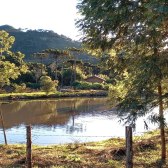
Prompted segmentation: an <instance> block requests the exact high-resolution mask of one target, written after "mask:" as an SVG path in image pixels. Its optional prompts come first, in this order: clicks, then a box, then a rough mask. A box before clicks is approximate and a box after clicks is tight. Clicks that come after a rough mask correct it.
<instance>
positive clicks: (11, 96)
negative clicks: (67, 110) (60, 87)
mask: <svg viewBox="0 0 168 168" xmlns="http://www.w3.org/2000/svg"><path fill="white" fill-rule="evenodd" d="M107 95H108V91H104V90H64V91H62V92H50V93H49V94H48V95H47V94H46V92H31V93H7V94H0V100H20V99H40V98H60V97H97V96H107Z"/></svg>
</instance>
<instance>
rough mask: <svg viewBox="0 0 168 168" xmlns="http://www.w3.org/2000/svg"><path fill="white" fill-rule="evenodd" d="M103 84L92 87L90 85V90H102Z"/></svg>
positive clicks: (95, 84)
mask: <svg viewBox="0 0 168 168" xmlns="http://www.w3.org/2000/svg"><path fill="white" fill-rule="evenodd" d="M103 87H104V86H103V84H101V83H94V84H93V85H92V87H91V88H92V89H95V90H102V89H103Z"/></svg>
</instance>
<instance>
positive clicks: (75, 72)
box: [74, 56, 76, 81]
mask: <svg viewBox="0 0 168 168" xmlns="http://www.w3.org/2000/svg"><path fill="white" fill-rule="evenodd" d="M74 66H75V67H74V81H76V56H75V62H74Z"/></svg>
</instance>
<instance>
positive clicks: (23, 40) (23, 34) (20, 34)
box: [0, 25, 97, 64]
mask: <svg viewBox="0 0 168 168" xmlns="http://www.w3.org/2000/svg"><path fill="white" fill-rule="evenodd" d="M0 30H5V31H7V32H8V33H9V35H10V36H14V37H15V43H14V44H13V46H12V48H11V49H10V50H11V51H12V52H17V51H20V52H22V53H23V54H25V58H24V61H26V62H39V60H38V59H32V58H31V57H30V55H32V54H33V53H36V52H42V50H44V49H48V48H53V49H55V48H58V49H59V50H62V49H64V47H76V48H81V43H80V42H77V41H73V40H71V39H70V38H68V37H66V36H64V35H59V34H57V33H55V32H53V31H51V30H43V29H38V30H28V29H21V28H19V29H15V28H14V27H12V26H9V25H3V26H0ZM78 59H81V60H82V61H83V62H90V63H92V64H95V63H97V59H96V57H94V56H92V55H89V54H86V53H84V54H81V55H79V56H78ZM49 62H52V60H51V58H48V59H46V60H44V63H49Z"/></svg>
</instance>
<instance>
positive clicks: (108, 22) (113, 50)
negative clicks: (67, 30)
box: [76, 0, 168, 159]
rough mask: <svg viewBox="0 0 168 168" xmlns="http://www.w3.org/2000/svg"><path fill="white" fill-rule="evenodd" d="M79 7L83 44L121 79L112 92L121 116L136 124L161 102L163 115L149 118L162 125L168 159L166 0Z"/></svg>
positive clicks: (112, 0)
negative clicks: (167, 127) (167, 131)
mask: <svg viewBox="0 0 168 168" xmlns="http://www.w3.org/2000/svg"><path fill="white" fill-rule="evenodd" d="M77 8H78V10H79V12H80V13H81V15H83V18H82V19H80V20H78V21H77V23H76V24H77V26H78V28H79V29H80V30H81V31H82V32H83V34H84V38H83V43H84V46H85V47H86V48H87V49H88V51H93V53H94V54H96V55H98V56H99V57H101V58H102V60H103V61H104V62H105V63H106V65H107V66H108V67H109V68H111V69H112V70H114V71H115V72H117V74H118V75H117V77H118V79H120V81H118V83H117V85H116V86H115V87H114V88H113V90H112V91H111V94H110V95H111V98H112V99H111V100H112V101H116V102H117V103H118V105H117V111H118V115H119V116H120V117H123V114H124V113H127V117H125V119H126V123H129V124H130V125H132V126H134V127H135V121H136V120H137V118H138V117H140V116H144V115H146V114H147V113H149V112H150V111H151V110H152V109H153V108H155V107H157V106H159V114H158V115H156V114H151V115H150V117H149V119H150V120H151V121H152V122H158V123H159V126H160V130H161V142H162V159H165V158H166V146H165V135H164V124H165V123H164V121H165V119H164V116H163V108H167V97H168V92H167V91H168V88H167V87H165V88H164V89H163V86H165V82H166V80H167V77H168V74H167V71H168V66H167V65H168V59H167V49H165V47H166V45H167V43H168V42H167V41H166V40H167V38H168V31H167V28H166V27H167V19H168V6H167V3H166V1H155V0H148V1H143V0H139V1H129V0H124V1H117V0H105V1H102V0H98V1H95V0H87V1H86V0H82V1H81V3H79V4H78V6H77ZM121 80H122V82H121ZM123 118H124V117H123Z"/></svg>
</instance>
